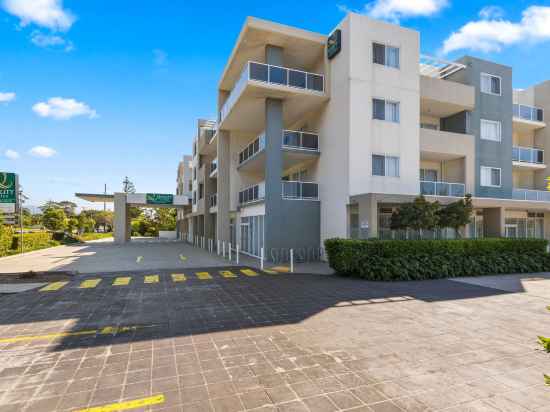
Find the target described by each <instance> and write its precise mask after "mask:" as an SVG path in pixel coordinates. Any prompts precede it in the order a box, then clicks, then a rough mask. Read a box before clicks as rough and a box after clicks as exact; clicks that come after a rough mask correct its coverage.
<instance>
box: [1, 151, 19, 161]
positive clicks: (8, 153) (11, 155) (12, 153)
mask: <svg viewBox="0 0 550 412" xmlns="http://www.w3.org/2000/svg"><path fill="white" fill-rule="evenodd" d="M4 156H6V157H7V158H8V159H11V160H15V159H19V153H17V152H16V151H15V150H11V149H8V150H6V151H5V152H4Z"/></svg>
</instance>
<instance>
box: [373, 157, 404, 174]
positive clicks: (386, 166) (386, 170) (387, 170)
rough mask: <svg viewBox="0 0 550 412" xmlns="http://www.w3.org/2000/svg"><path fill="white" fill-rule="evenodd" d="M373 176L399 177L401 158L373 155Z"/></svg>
mask: <svg viewBox="0 0 550 412" xmlns="http://www.w3.org/2000/svg"><path fill="white" fill-rule="evenodd" d="M372 175H373V176H388V177H399V157H396V156H383V155H372Z"/></svg>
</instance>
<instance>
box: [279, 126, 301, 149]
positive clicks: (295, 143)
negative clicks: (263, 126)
mask: <svg viewBox="0 0 550 412" xmlns="http://www.w3.org/2000/svg"><path fill="white" fill-rule="evenodd" d="M283 146H292V147H300V132H292V131H290V130H285V131H284V135H283Z"/></svg>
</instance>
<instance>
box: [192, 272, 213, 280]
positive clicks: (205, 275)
mask: <svg viewBox="0 0 550 412" xmlns="http://www.w3.org/2000/svg"><path fill="white" fill-rule="evenodd" d="M195 274H196V275H197V277H198V278H199V279H200V280H207V279H212V276H210V273H208V272H197V273H195Z"/></svg>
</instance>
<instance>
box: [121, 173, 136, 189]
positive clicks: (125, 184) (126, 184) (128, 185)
mask: <svg viewBox="0 0 550 412" xmlns="http://www.w3.org/2000/svg"><path fill="white" fill-rule="evenodd" d="M122 191H123V192H124V193H136V186H135V185H134V183H132V181H131V180H130V179H128V176H126V177H125V178H124V180H123V181H122Z"/></svg>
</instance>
